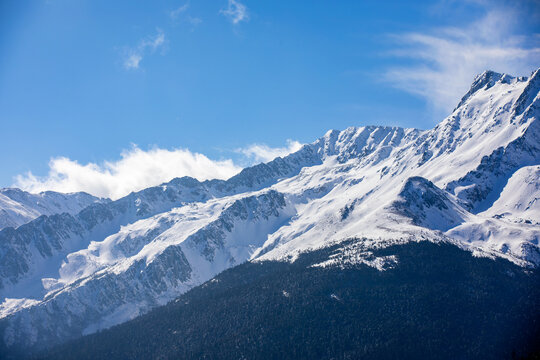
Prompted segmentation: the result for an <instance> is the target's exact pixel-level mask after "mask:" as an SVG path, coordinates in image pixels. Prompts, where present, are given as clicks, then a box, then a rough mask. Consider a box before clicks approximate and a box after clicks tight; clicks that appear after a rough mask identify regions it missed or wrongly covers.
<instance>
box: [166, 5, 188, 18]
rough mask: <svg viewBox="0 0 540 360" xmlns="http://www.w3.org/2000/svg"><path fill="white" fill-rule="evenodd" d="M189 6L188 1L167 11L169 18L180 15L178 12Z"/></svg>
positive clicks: (182, 11)
mask: <svg viewBox="0 0 540 360" xmlns="http://www.w3.org/2000/svg"><path fill="white" fill-rule="evenodd" d="M188 8H189V3H185V4H184V5H182V6H180V7H179V8H177V9H174V10H172V11H170V12H169V16H170V17H171V19H173V20H176V19H178V17H179V16H180V14H182V13H184V12H185V11H186V10H187V9H188Z"/></svg>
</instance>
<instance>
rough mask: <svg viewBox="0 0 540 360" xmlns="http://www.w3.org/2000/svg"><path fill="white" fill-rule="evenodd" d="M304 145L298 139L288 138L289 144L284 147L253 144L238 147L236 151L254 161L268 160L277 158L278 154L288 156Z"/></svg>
mask: <svg viewBox="0 0 540 360" xmlns="http://www.w3.org/2000/svg"><path fill="white" fill-rule="evenodd" d="M302 146H303V144H301V143H300V142H298V141H295V140H290V139H289V140H287V146H284V147H275V148H273V147H269V146H268V145H265V144H251V145H249V146H247V147H245V148H240V149H237V150H236V152H238V153H240V154H243V155H244V156H246V158H247V159H248V160H250V162H252V163H260V162H267V161H271V160H273V159H275V158H276V157H278V156H281V157H283V156H286V155H289V154H290V153H293V152H295V151H298V150H300V148H301V147H302Z"/></svg>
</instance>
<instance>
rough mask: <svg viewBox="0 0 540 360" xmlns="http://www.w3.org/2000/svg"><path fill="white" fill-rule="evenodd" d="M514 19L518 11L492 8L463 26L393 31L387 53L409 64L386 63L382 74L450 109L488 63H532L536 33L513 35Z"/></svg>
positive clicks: (538, 53) (538, 51)
mask: <svg viewBox="0 0 540 360" xmlns="http://www.w3.org/2000/svg"><path fill="white" fill-rule="evenodd" d="M515 19H519V17H518V16H516V14H513V13H512V10H508V9H505V10H492V11H490V12H487V13H486V15H485V16H484V17H483V18H481V19H479V20H477V21H476V22H473V23H471V24H469V25H468V26H466V27H464V28H456V27H448V28H438V29H433V30H432V31H430V32H428V33H406V34H400V35H395V36H394V39H395V40H396V42H398V43H399V45H400V46H399V48H397V49H396V50H395V51H393V52H392V53H391V54H392V55H393V56H396V57H401V58H409V59H412V60H414V62H415V64H414V65H409V66H407V65H406V66H399V67H397V66H396V67H393V68H390V69H388V70H387V71H386V73H385V77H384V78H385V80H386V81H388V82H390V83H391V84H392V85H393V86H395V87H396V88H399V89H402V90H405V91H407V92H410V93H412V94H415V95H418V96H421V97H423V98H425V99H427V101H428V102H429V104H430V105H432V106H433V107H434V108H435V109H437V110H444V111H450V110H452V109H453V108H454V107H455V106H456V105H457V103H458V101H459V99H460V97H461V96H463V95H464V94H465V93H466V92H467V90H468V88H469V86H470V84H471V83H472V80H473V78H474V76H475V75H476V74H479V73H481V72H483V71H484V70H488V69H489V70H494V71H498V72H505V73H509V74H514V75H529V74H530V72H531V71H533V70H534V69H535V68H536V67H538V64H540V47H539V45H538V37H537V35H536V37H535V35H532V36H517V35H514V30H515V29H514V28H515V26H516V23H515V22H514V21H515ZM530 44H534V45H532V46H531V45H530Z"/></svg>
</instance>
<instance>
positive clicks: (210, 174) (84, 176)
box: [13, 140, 302, 199]
mask: <svg viewBox="0 0 540 360" xmlns="http://www.w3.org/2000/svg"><path fill="white" fill-rule="evenodd" d="M301 147H302V144H300V143H299V142H298V141H293V140H287V146H284V147H277V148H271V147H269V146H267V145H264V144H253V145H249V146H247V147H246V148H242V149H237V150H236V152H237V153H239V154H242V155H243V156H245V159H238V160H239V161H238V162H239V163H250V164H252V163H257V162H267V161H271V160H273V159H274V158H276V157H278V156H285V155H288V154H289V153H291V152H294V151H297V150H299V149H300V148H301ZM240 170H242V167H241V166H239V165H238V163H235V162H234V161H233V160H231V159H225V160H212V159H209V158H208V157H206V156H205V155H203V154H199V153H194V152H191V151H189V150H188V149H174V150H167V149H161V148H157V147H156V148H152V149H150V150H147V151H145V150H142V149H140V148H138V147H137V146H135V145H134V146H133V147H132V148H131V149H129V150H124V151H123V152H122V153H121V155H120V159H119V160H116V161H105V162H103V163H102V164H96V163H87V164H81V163H79V162H78V161H76V160H72V159H69V158H67V157H57V158H52V159H51V160H50V161H49V172H48V174H47V175H46V176H43V177H39V176H35V175H34V174H32V172H28V173H26V174H23V175H18V176H16V177H15V184H14V185H13V186H15V187H18V188H21V189H23V190H26V191H29V192H33V193H36V192H41V191H46V190H53V191H58V192H63V193H69V192H77V191H85V192H87V193H90V194H92V195H95V196H100V197H108V198H111V199H118V198H120V197H122V196H125V195H127V194H129V193H130V192H132V191H138V190H142V189H145V188H147V187H150V186H156V185H159V184H162V183H164V182H167V181H170V180H172V179H173V178H176V177H182V176H191V177H194V178H196V179H198V180H207V179H228V178H230V177H231V176H233V175H235V174H237V173H238V172H240Z"/></svg>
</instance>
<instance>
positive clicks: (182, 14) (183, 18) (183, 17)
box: [169, 3, 202, 27]
mask: <svg viewBox="0 0 540 360" xmlns="http://www.w3.org/2000/svg"><path fill="white" fill-rule="evenodd" d="M188 9H189V3H185V4H184V5H182V6H180V7H179V8H177V9H174V10H172V11H170V12H169V17H170V18H171V19H172V20H173V22H175V23H177V22H184V23H188V24H190V25H191V26H193V27H195V26H197V25H199V24H200V23H202V19H201V18H198V17H193V16H191V15H188V14H187V10H188Z"/></svg>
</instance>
